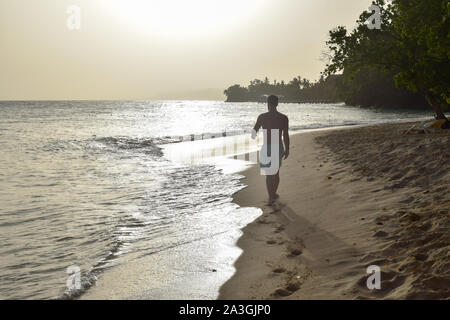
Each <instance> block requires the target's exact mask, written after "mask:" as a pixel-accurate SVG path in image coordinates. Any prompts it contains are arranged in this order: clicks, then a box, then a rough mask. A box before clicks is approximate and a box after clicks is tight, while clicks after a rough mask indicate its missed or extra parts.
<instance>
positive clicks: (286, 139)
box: [283, 117, 291, 159]
mask: <svg viewBox="0 0 450 320" xmlns="http://www.w3.org/2000/svg"><path fill="white" fill-rule="evenodd" d="M283 142H284V149H285V150H284V159H287V157H289V147H290V144H291V141H290V140H289V118H288V117H286V121H285V124H284V126H283Z"/></svg>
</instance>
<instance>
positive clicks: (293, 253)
mask: <svg viewBox="0 0 450 320" xmlns="http://www.w3.org/2000/svg"><path fill="white" fill-rule="evenodd" d="M302 253H303V252H302V250H300V249H294V250H292V251H290V252H289V254H288V258H294V257H297V256H299V255H301V254H302Z"/></svg>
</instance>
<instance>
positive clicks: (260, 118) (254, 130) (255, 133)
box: [252, 115, 262, 139]
mask: <svg viewBox="0 0 450 320" xmlns="http://www.w3.org/2000/svg"><path fill="white" fill-rule="evenodd" d="M261 126H262V117H261V115H259V116H258V119H257V120H256V124H255V126H254V127H253V131H252V139H255V138H256V135H257V134H258V131H259V129H261Z"/></svg>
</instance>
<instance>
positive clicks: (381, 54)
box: [325, 0, 450, 119]
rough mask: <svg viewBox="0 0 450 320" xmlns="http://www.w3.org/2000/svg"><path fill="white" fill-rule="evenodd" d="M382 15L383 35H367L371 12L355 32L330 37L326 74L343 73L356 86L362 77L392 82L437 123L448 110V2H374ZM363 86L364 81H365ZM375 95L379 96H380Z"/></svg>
mask: <svg viewBox="0 0 450 320" xmlns="http://www.w3.org/2000/svg"><path fill="white" fill-rule="evenodd" d="M373 4H374V5H377V6H378V7H379V8H380V9H381V21H382V25H381V29H379V30H378V29H369V28H368V27H367V25H366V23H365V22H366V21H367V20H368V19H369V17H370V16H371V13H370V12H363V13H362V14H361V15H360V17H359V20H358V21H357V27H356V28H355V29H354V30H353V31H351V32H349V31H347V29H346V28H345V27H342V26H340V27H337V28H335V29H333V30H332V31H330V38H329V40H328V42H327V46H328V49H329V58H330V61H329V64H328V65H327V67H326V69H325V74H326V75H330V74H335V73H337V72H341V71H342V72H343V75H344V79H345V80H344V83H347V84H350V87H351V86H354V85H355V84H354V81H355V79H358V78H359V79H361V76H362V75H364V74H366V75H367V74H371V73H372V74H378V77H382V75H381V74H382V73H383V74H387V75H389V78H390V77H392V79H393V81H394V83H395V85H396V86H397V87H399V88H404V89H407V90H409V91H411V92H413V93H415V94H418V95H423V96H424V97H425V98H426V100H427V101H428V103H429V104H430V105H431V106H432V107H433V109H434V111H435V112H436V116H437V118H439V119H446V118H445V115H444V113H443V110H448V108H449V104H450V66H449V58H450V43H449V41H450V33H449V32H450V25H449V23H450V19H449V17H450V2H449V1H448V0H427V1H423V0H393V1H392V2H387V1H384V0H376V1H373ZM365 80H367V79H365ZM378 94H382V92H379V93H378Z"/></svg>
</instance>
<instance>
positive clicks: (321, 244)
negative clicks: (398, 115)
mask: <svg viewBox="0 0 450 320" xmlns="http://www.w3.org/2000/svg"><path fill="white" fill-rule="evenodd" d="M409 126H410V124H385V125H377V126H368V127H362V128H349V129H339V130H328V131H320V132H310V133H303V134H299V135H295V136H293V137H292V140H291V156H290V158H289V159H288V160H286V161H284V162H283V167H282V169H281V171H280V176H281V184H280V188H279V194H280V196H281V197H280V199H279V200H278V202H277V203H276V205H275V206H274V207H268V206H265V203H266V201H267V193H266V189H265V183H264V177H262V176H261V175H260V172H259V168H257V167H256V166H255V167H252V168H250V169H248V170H247V171H245V172H244V175H245V176H246V178H245V179H244V180H243V183H245V184H246V185H248V187H247V188H246V189H244V190H242V191H240V192H239V193H237V194H236V195H235V199H234V200H235V202H236V203H238V204H239V205H240V206H243V207H245V206H250V207H260V208H261V209H263V211H264V214H263V215H262V216H261V217H260V218H258V219H257V220H256V221H254V222H253V223H251V224H249V225H248V226H247V227H245V228H244V229H243V232H244V235H243V236H242V237H241V238H240V240H239V241H238V246H239V247H240V248H242V249H243V254H242V255H241V256H240V258H239V259H238V260H237V262H236V263H235V267H236V273H235V275H234V276H233V277H232V278H231V279H230V280H229V281H228V282H226V283H225V284H224V285H223V286H222V288H221V291H220V299H448V298H450V259H449V248H450V234H449V232H448V231H449V225H450V220H449V218H450V212H449V210H450V192H449V191H450V189H449V182H450V162H449V160H450V151H449V149H448V147H449V142H450V133H449V132H446V133H441V134H432V135H414V136H413V135H409V136H401V135H399V133H398V130H399V129H404V128H408V127H409ZM370 265H378V266H379V267H380V268H381V289H380V290H376V289H375V290H369V289H367V286H366V281H367V278H368V277H369V274H367V273H366V268H367V267H368V266H370Z"/></svg>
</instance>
